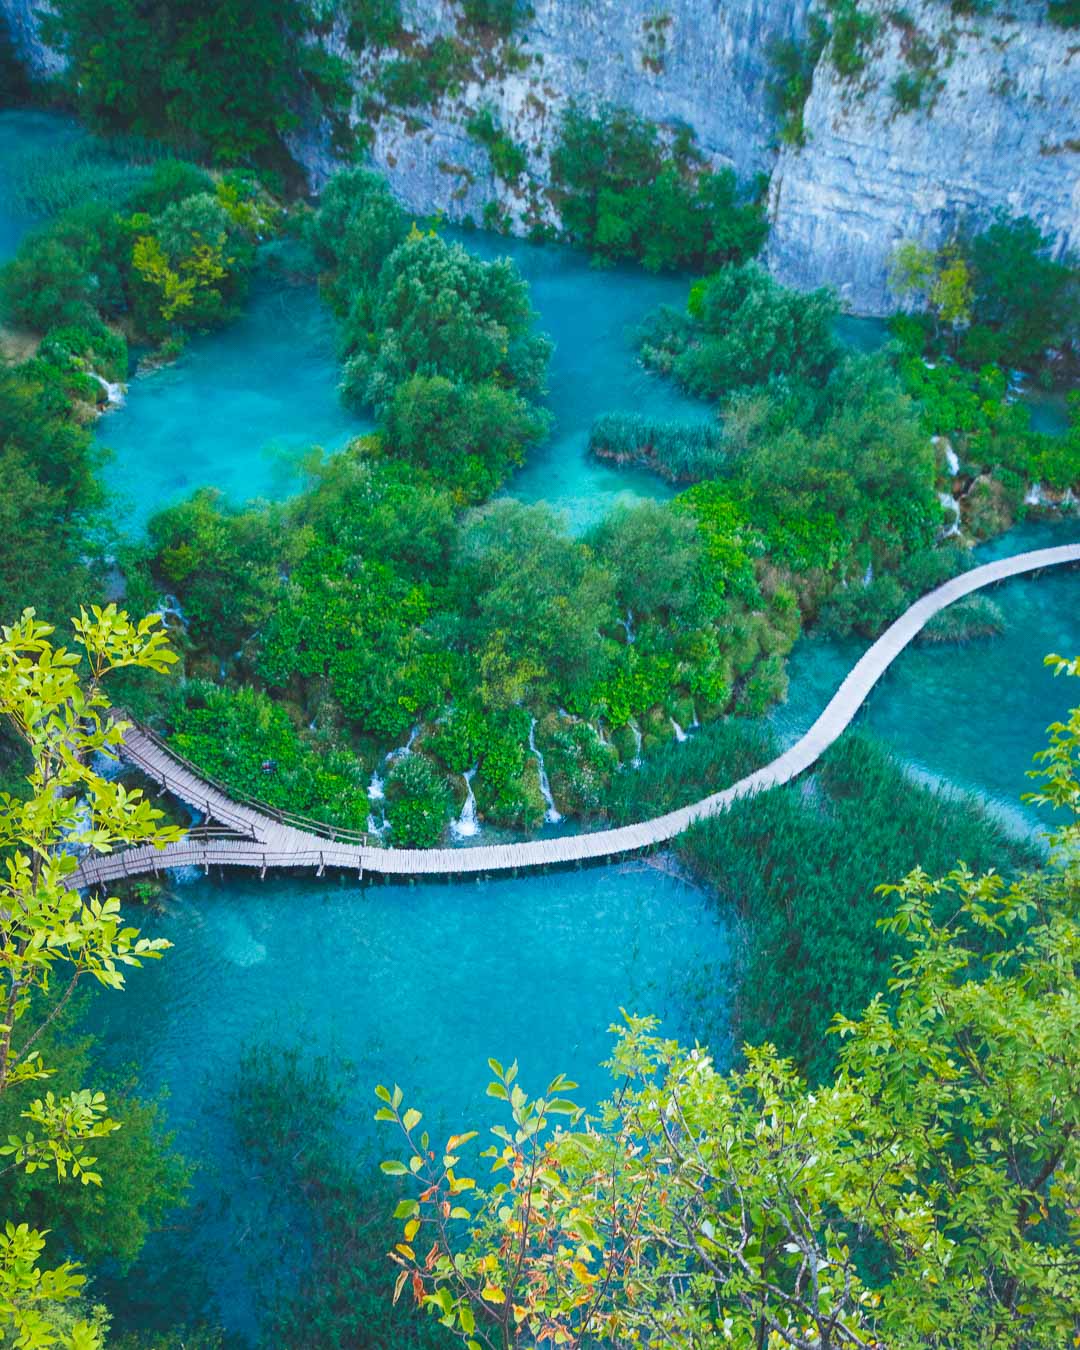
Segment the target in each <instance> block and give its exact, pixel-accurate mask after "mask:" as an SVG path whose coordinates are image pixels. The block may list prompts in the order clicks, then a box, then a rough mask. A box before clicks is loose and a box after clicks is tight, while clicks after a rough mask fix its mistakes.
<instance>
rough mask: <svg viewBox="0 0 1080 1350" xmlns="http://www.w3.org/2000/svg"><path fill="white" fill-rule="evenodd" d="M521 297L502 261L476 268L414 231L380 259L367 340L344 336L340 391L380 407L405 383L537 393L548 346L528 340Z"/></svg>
mask: <svg viewBox="0 0 1080 1350" xmlns="http://www.w3.org/2000/svg"><path fill="white" fill-rule="evenodd" d="M534 318H535V315H534V313H533V310H532V307H531V305H530V304H529V292H528V288H527V286H526V285H525V283H524V282H523V281H522V279H521V277H520V276H519V275H518V273H517V269H516V268H515V267H514V265H513V263H511V262H510V261H509V259H506V258H502V259H499V260H497V261H495V262H483V261H481V260H480V259H479V258H474V257H473V256H472V255H471V254H469V253H467V252H466V251H465V249H463V248H462V247H461V245H460V244H447V243H446V242H445V241H444V240H442V239H440V238H438V237H437V236H435V235H423V234H420V233H419V232H418V231H415V230H414V232H413V233H412V234H411V235H410V237H409V238H408V239H407V240H406V241H405V242H404V243H403V244H401V245H399V247H398V248H397V249H395V250H394V252H393V253H392V254H391V255H390V257H389V258H388V259H387V260H386V262H385V264H384V265H383V270H382V273H381V274H380V278H379V297H378V301H377V303H376V305H375V308H374V315H373V329H374V333H373V337H374V341H373V342H370V340H369V339H368V338H367V337H366V334H359V333H350V334H349V341H350V344H351V347H352V355H351V356H350V357H349V359H348V361H347V362H346V365H345V373H344V382H343V388H344V391H345V393H346V396H347V397H350V398H352V399H354V400H356V401H358V402H361V403H374V404H375V405H376V406H378V407H383V406H385V405H386V404H387V403H388V402H389V400H390V398H391V396H392V393H393V390H394V388H395V387H396V386H397V385H398V384H400V383H401V382H402V381H403V380H405V379H407V378H408V377H409V376H410V375H441V376H444V377H445V378H447V379H450V380H460V381H465V382H470V383H478V382H480V381H483V380H490V379H495V380H497V381H500V382H503V383H507V384H512V385H516V386H517V388H518V389H519V390H520V391H521V392H522V393H523V394H526V395H528V394H532V393H540V392H541V391H542V389H543V384H544V376H545V372H546V368H547V362H548V358H549V356H550V354H551V343H550V341H549V340H548V339H547V338H545V337H541V336H539V335H536V334H534V333H533V332H532V331H531V330H532V324H533V320H534Z"/></svg>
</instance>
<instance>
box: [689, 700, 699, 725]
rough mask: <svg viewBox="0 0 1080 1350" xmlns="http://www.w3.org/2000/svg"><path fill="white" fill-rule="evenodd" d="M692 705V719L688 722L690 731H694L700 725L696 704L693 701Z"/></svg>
mask: <svg viewBox="0 0 1080 1350" xmlns="http://www.w3.org/2000/svg"><path fill="white" fill-rule="evenodd" d="M692 706H693V709H694V720H693V721H692V722H691V723H690V730H691V731H696V730H697V729H698V727H699V726H701V723H700V722H699V721H698V715H697V704H696V703H695V704H693V705H692Z"/></svg>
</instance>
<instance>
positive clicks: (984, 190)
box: [768, 0, 1080, 314]
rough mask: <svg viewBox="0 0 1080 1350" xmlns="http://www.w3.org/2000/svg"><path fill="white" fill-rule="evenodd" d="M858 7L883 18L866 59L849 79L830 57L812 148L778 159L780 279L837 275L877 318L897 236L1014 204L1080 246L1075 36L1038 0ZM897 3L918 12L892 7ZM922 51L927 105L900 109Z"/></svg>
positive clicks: (809, 117) (927, 235)
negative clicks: (996, 7) (902, 89)
mask: <svg viewBox="0 0 1080 1350" xmlns="http://www.w3.org/2000/svg"><path fill="white" fill-rule="evenodd" d="M860 8H861V9H864V10H867V11H871V12H874V13H876V14H877V15H878V16H879V27H878V34H877V37H876V39H875V41H874V42H873V44H872V47H871V50H870V51H869V53H868V62H867V66H866V69H865V70H864V72H863V73H862V75H861V76H859V77H857V78H855V79H853V80H844V79H842V78H841V77H840V76H839V75H838V74H837V73H836V71H835V69H834V68H833V66H832V65H831V63H830V61H829V59H828V58H829V54H828V52H826V53H825V56H824V57H823V59H822V61H821V62H820V63H819V65H818V68H817V70H816V71H815V74H814V84H813V91H812V93H811V95H810V98H809V100H808V102H807V105H806V110H805V123H806V128H807V143H806V145H805V146H804V147H803V148H802V149H800V150H797V149H791V148H785V149H784V150H783V151H782V152H781V154H780V156H779V159H778V161H777V163H776V167H775V169H774V170H773V175H772V182H771V185H770V214H771V217H772V231H771V235H770V240H769V245H768V259H769V262H770V265H771V266H772V268H773V270H774V271H775V272H776V274H777V275H778V276H779V277H780V278H781V279H782V280H783V281H786V282H788V283H790V284H792V285H796V286H800V287H810V286H817V285H822V284H826V283H827V284H830V285H833V286H836V287H837V288H838V289H839V290H840V292H841V294H842V295H843V296H844V297H845V299H846V300H847V301H848V303H849V304H850V306H851V308H852V309H854V310H856V311H857V312H859V313H870V314H877V313H883V312H886V311H887V310H888V309H889V308H891V307H892V305H891V298H890V296H889V294H888V290H887V286H886V273H887V265H888V255H889V252H890V250H891V249H892V247H893V246H894V244H895V243H896V242H897V241H898V240H900V239H917V240H920V241H922V242H925V243H934V242H937V241H941V240H943V239H945V238H947V237H948V235H949V234H950V233H951V231H952V230H953V229H954V228H955V226H956V225H957V224H958V223H959V222H960V221H961V219H963V218H965V217H966V218H967V219H969V220H971V221H973V222H974V223H978V222H980V221H985V220H986V219H987V218H988V217H989V216H990V215H991V214H992V212H993V211H994V209H995V208H997V207H1003V208H1005V209H1006V210H1007V211H1008V212H1009V213H1010V214H1012V215H1016V216H1020V215H1029V216H1031V217H1032V218H1033V219H1034V220H1035V221H1037V223H1038V224H1039V226H1040V227H1041V229H1042V230H1043V231H1044V233H1047V234H1051V235H1053V236H1054V237H1055V238H1056V239H1057V240H1058V242H1059V247H1061V248H1062V249H1064V247H1065V246H1066V245H1071V246H1074V247H1080V32H1076V31H1073V32H1071V33H1070V32H1066V31H1063V30H1062V29H1060V28H1056V27H1054V26H1053V25H1051V24H1049V23H1048V22H1047V21H1046V19H1045V17H1042V16H1043V15H1044V14H1045V7H1044V6H1035V5H1027V6H1020V5H1015V4H1014V5H1011V6H1010V7H1009V8H1010V10H1011V12H1012V14H1013V15H1014V17H1011V18H1001V19H997V18H994V19H990V18H977V17H973V16H965V17H963V18H962V19H957V18H955V17H954V16H953V15H952V12H951V9H950V7H949V6H948V5H947V4H944V3H940V2H939V0H935V2H933V3H930V2H928V0H922V3H919V2H918V0H916V3H914V4H910V5H908V6H906V8H905V10H904V11H898V10H897V9H896V7H895V6H893V5H891V4H889V3H887V0H861V3H860ZM897 13H903V15H904V17H905V18H906V19H907V20H908V22H907V23H905V24H898V23H896V22H895V20H894V19H892V18H890V17H889V16H890V15H896V14H897ZM915 44H918V45H917V46H916V45H915ZM913 55H914V56H915V57H917V58H918V59H919V60H920V61H921V63H922V65H921V68H923V69H925V71H926V74H925V76H924V79H923V84H924V89H923V92H922V98H921V102H922V104H923V106H922V107H919V108H917V109H915V110H913V111H911V112H906V113H905V112H902V111H900V110H899V107H898V104H897V101H896V94H895V88H894V86H895V82H896V80H897V78H898V76H902V75H904V74H905V73H906V72H911V71H912V69H913V66H912V64H911V62H912V56H913ZM916 68H920V67H916ZM908 78H909V79H910V78H911V75H910V73H909V74H908Z"/></svg>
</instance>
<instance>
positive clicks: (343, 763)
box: [170, 680, 368, 829]
mask: <svg viewBox="0 0 1080 1350" xmlns="http://www.w3.org/2000/svg"><path fill="white" fill-rule="evenodd" d="M170 721H171V724H172V735H171V737H170V743H171V744H172V745H173V746H175V748H176V749H177V750H178V751H179V753H180V754H182V755H185V756H186V757H187V758H188V759H190V760H192V762H193V763H195V764H196V765H198V767H199V768H200V769H201V770H202V771H203V772H204V773H205V774H207V775H208V776H209V777H211V778H216V779H217V780H218V781H219V782H222V783H224V784H225V786H226V787H227V788H229V789H230V790H231V791H233V792H236V793H237V794H239V795H242V796H243V795H246V796H250V797H256V798H258V799H259V800H260V801H264V802H266V803H267V804H268V805H269V806H276V807H279V808H281V809H282V810H286V811H294V812H296V813H297V814H299V815H306V816H311V817H313V818H314V819H315V820H320V821H323V822H325V823H326V824H328V825H341V826H344V827H346V828H348V829H363V828H364V826H365V824H366V823H367V815H368V799H367V788H366V783H365V779H364V774H363V766H362V765H361V764H360V762H359V760H357V759H356V758H355V756H353V755H352V754H350V753H348V752H347V751H344V750H338V749H335V748H333V747H332V746H327V745H323V746H319V747H318V748H316V747H315V746H312V745H310V744H308V743H307V742H306V741H305V740H303V739H302V738H301V736H300V733H299V732H298V731H297V730H296V728H295V727H294V726H293V724H292V723H291V722H290V720H289V717H288V714H287V713H286V711H285V709H284V708H283V707H282V706H281V705H280V704H278V703H274V702H272V701H271V699H270V698H269V697H268V696H267V695H266V694H263V693H259V692H257V691H256V690H254V689H250V688H240V689H224V688H221V687H220V686H219V685H215V684H210V683H209V682H207V681H198V680H196V681H192V682H191V683H189V684H188V685H187V686H186V688H185V690H184V692H183V695H182V699H181V700H179V701H178V702H177V704H176V706H175V707H174V708H173V710H172V712H171V714H170Z"/></svg>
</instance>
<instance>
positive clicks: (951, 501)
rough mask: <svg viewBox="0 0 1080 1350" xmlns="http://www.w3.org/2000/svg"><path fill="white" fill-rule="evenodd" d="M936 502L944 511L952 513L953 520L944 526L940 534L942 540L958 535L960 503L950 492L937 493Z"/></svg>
mask: <svg viewBox="0 0 1080 1350" xmlns="http://www.w3.org/2000/svg"><path fill="white" fill-rule="evenodd" d="M938 501H939V502H940V503H941V505H942V506H943V507H944V509H945V510H946V511H952V512H953V515H954V520H953V522H952V524H951V525H946V526H945V528H944V529H943V530H942V532H941V537H942V539H951V538H952V537H953V535H957V534H959V533H960V503H959V502H958V501H957V500H956V498H955V497H954V496H953V495H952V493H951V492H939V493H938Z"/></svg>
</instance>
